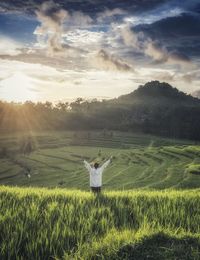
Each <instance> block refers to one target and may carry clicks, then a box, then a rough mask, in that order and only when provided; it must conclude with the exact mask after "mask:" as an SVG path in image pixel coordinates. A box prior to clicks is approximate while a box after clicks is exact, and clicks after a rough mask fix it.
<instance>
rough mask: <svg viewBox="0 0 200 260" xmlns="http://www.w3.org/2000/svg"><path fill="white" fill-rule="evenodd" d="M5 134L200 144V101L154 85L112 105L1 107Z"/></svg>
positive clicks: (1, 104)
mask: <svg viewBox="0 0 200 260" xmlns="http://www.w3.org/2000/svg"><path fill="white" fill-rule="evenodd" d="M0 129H1V131H16V130H27V129H34V130H49V129H52V130H54V129H56V130H65V129H66V130H68V129H71V130H86V129H87V130H92V129H109V130H123V131H133V132H142V133H149V134H154V135H162V136H168V137H173V138H188V139H195V140H200V99H198V98H194V97H192V96H190V95H186V94H185V93H183V92H180V91H179V90H178V89H176V88H173V87H172V86H170V85H169V84H167V83H160V82H158V81H152V82H148V83H146V84H145V85H143V86H139V88H138V89H137V90H135V91H133V92H131V93H130V94H127V95H123V96H120V97H119V98H116V99H112V100H107V101H106V100H103V101H97V100H92V101H87V100H83V99H81V98H79V99H77V100H76V101H75V102H72V103H70V104H69V103H58V104H57V105H55V106H53V105H52V104H51V103H50V102H46V103H37V104H34V103H32V102H26V103H25V104H14V103H5V102H0Z"/></svg>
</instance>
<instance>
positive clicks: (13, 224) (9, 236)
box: [0, 186, 200, 260]
mask: <svg viewBox="0 0 200 260" xmlns="http://www.w3.org/2000/svg"><path fill="white" fill-rule="evenodd" d="M0 230H1V232H0V258H1V259H16V258H17V259H43V260H44V259H49V258H50V256H51V257H57V258H59V259H60V258H62V257H63V256H64V258H65V259H113V260H114V259H162V260H163V259H166V260H167V259H185V260H186V259H187V260H188V259H199V258H200V190H199V189H196V190H185V191H173V190H170V191H169V190H163V191H141V190H135V191H124V192H117V191H115V192H114V191H112V192H111V191H110V192H105V193H103V195H101V196H98V197H95V196H94V195H93V194H91V193H89V192H81V191H77V190H73V191H65V190H62V189H53V190H47V189H44V188H43V189H39V188H30V189H28V188H23V189H22V188H10V187H5V186H1V187H0Z"/></svg>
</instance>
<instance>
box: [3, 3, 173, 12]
mask: <svg viewBox="0 0 200 260" xmlns="http://www.w3.org/2000/svg"><path fill="white" fill-rule="evenodd" d="M44 2H45V1H42V0H27V1H22V0H1V2H0V7H1V10H2V11H3V10H4V11H5V12H7V11H11V12H12V11H19V12H29V13H34V12H35V10H37V9H38V7H39V6H40V5H41V4H42V3H44ZM166 2H170V1H169V0H127V1H124V0H104V1H102V0H85V1H83V0H57V1H55V3H56V4H57V5H59V6H60V7H61V8H63V9H65V10H68V11H82V12H84V13H88V14H90V15H94V14H97V13H99V12H103V11H106V10H112V9H116V8H119V9H122V10H126V11H128V12H132V13H138V12H143V11H148V10H151V9H153V8H155V7H157V6H159V5H161V4H164V3H166Z"/></svg>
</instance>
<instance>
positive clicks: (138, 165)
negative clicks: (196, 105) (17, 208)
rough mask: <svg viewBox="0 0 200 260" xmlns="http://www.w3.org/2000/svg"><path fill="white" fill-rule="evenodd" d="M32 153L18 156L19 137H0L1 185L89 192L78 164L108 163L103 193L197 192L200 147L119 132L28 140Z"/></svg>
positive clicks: (50, 135)
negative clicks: (138, 190) (135, 190)
mask: <svg viewBox="0 0 200 260" xmlns="http://www.w3.org/2000/svg"><path fill="white" fill-rule="evenodd" d="M31 138H32V141H33V142H34V143H35V150H34V151H33V152H32V153H30V154H23V153H21V152H20V144H21V142H22V136H21V135H15V136H11V135H10V136H9V135H4V136H1V138H0V146H1V147H2V149H3V147H4V148H5V147H6V149H7V151H8V152H7V155H6V156H2V157H1V158H0V166H1V167H0V183H1V184H5V185H19V186H46V187H56V186H58V187H63V188H64V187H67V188H78V189H83V190H88V174H87V171H86V169H85V168H84V166H83V159H86V160H88V161H89V162H94V161H99V162H100V163H102V162H104V161H105V160H106V159H107V158H109V157H110V156H111V155H112V156H113V161H112V163H111V165H110V166H109V167H108V168H107V170H106V171H105V173H104V176H103V184H104V189H115V190H123V189H133V188H142V189H144V188H145V189H146V188H148V189H149V188H154V189H165V188H198V187H200V145H198V144H194V142H191V141H180V140H171V139H165V138H158V137H152V136H148V135H136V134H131V133H119V132H114V133H113V132H107V133H106V134H105V133H103V132H90V133H88V132H76V133H73V132H52V133H48V132H46V133H35V134H32V137H31Z"/></svg>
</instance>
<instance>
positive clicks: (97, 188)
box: [90, 187, 101, 193]
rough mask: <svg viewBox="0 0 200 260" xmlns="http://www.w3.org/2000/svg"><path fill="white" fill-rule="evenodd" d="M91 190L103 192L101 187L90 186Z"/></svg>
mask: <svg viewBox="0 0 200 260" xmlns="http://www.w3.org/2000/svg"><path fill="white" fill-rule="evenodd" d="M90 188H91V191H92V192H94V193H100V192H101V187H90Z"/></svg>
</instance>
